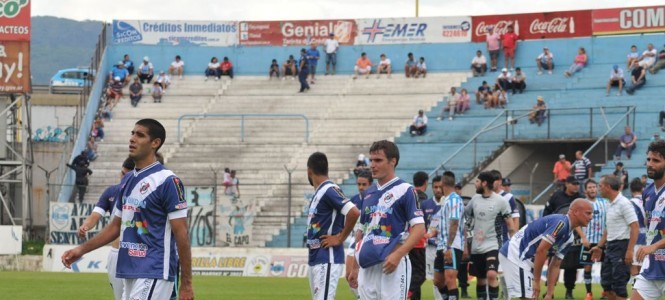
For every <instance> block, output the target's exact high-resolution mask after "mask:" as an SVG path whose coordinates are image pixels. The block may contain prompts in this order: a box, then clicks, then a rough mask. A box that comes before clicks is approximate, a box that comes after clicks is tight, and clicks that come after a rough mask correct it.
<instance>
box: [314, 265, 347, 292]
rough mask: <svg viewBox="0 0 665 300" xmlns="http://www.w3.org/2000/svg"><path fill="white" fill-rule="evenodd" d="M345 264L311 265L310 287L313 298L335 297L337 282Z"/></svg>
mask: <svg viewBox="0 0 665 300" xmlns="http://www.w3.org/2000/svg"><path fill="white" fill-rule="evenodd" d="M343 269H344V264H318V265H314V266H310V267H309V289H310V292H311V293H312V300H332V299H335V292H336V291H337V282H338V281H339V277H341V276H342V271H343Z"/></svg>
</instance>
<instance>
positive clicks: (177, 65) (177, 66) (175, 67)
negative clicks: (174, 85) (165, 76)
mask: <svg viewBox="0 0 665 300" xmlns="http://www.w3.org/2000/svg"><path fill="white" fill-rule="evenodd" d="M184 72H185V62H184V61H182V59H180V55H176V56H175V60H174V61H173V62H172V63H171V66H169V75H171V76H176V75H178V79H182V74H183V73H184Z"/></svg>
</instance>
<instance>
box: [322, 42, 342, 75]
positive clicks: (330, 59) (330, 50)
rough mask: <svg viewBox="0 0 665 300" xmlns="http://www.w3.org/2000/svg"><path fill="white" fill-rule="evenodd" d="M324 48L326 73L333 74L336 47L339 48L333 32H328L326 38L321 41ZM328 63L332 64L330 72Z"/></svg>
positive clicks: (335, 64) (335, 63) (335, 62)
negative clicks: (328, 34)
mask: <svg viewBox="0 0 665 300" xmlns="http://www.w3.org/2000/svg"><path fill="white" fill-rule="evenodd" d="M323 46H324V47H325V48H326V75H328V74H332V75H335V67H336V66H337V49H339V42H338V41H337V40H336V39H335V34H334V33H332V32H331V33H330V36H329V37H328V39H327V40H326V41H325V42H323ZM330 65H332V73H330Z"/></svg>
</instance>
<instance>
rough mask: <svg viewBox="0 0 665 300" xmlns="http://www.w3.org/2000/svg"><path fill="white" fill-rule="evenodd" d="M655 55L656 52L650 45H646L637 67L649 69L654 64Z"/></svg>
mask: <svg viewBox="0 0 665 300" xmlns="http://www.w3.org/2000/svg"><path fill="white" fill-rule="evenodd" d="M656 55H658V51H656V49H655V48H654V47H653V44H652V43H649V45H647V49H646V50H644V52H642V58H640V62H639V65H640V67H643V68H645V69H648V68H650V67H651V66H653V64H654V63H655V62H656Z"/></svg>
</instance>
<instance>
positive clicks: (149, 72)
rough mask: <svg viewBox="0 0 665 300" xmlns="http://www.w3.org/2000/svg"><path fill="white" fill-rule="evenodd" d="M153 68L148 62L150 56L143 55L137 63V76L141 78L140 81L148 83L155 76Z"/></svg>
mask: <svg viewBox="0 0 665 300" xmlns="http://www.w3.org/2000/svg"><path fill="white" fill-rule="evenodd" d="M154 72H155V71H154V68H153V66H152V63H151V62H150V58H149V57H147V56H144V57H143V62H142V63H141V65H139V71H138V76H139V79H140V80H141V83H146V82H147V83H150V81H152V77H153V76H155V73H154Z"/></svg>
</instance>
